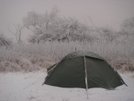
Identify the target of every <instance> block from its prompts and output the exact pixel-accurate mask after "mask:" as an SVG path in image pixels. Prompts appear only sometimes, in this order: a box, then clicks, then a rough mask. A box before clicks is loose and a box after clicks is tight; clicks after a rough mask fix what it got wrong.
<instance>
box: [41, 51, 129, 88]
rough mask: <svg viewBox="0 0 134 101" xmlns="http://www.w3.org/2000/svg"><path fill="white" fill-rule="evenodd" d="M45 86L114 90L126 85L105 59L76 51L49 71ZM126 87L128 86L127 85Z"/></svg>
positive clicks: (93, 54) (87, 52)
mask: <svg viewBox="0 0 134 101" xmlns="http://www.w3.org/2000/svg"><path fill="white" fill-rule="evenodd" d="M47 73H48V75H47V77H46V79H45V82H44V83H43V84H47V85H51V86H57V87H69V88H73V87H75V88H85V89H86V90H87V89H88V88H94V87H101V88H105V89H110V90H111V89H114V88H116V87H118V86H121V85H123V84H125V82H124V81H123V79H122V78H121V76H120V75H119V74H118V72H117V71H116V70H114V69H113V68H112V67H111V66H110V65H109V64H108V63H107V62H106V60H105V59H104V58H102V57H101V56H99V55H97V54H95V53H93V52H89V51H76V52H73V53H70V54H68V55H67V56H65V57H64V58H63V59H62V60H61V61H60V62H59V63H57V64H55V65H53V66H51V67H49V68H48V69H47ZM125 85H126V84H125Z"/></svg>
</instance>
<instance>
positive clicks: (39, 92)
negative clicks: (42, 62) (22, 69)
mask: <svg viewBox="0 0 134 101" xmlns="http://www.w3.org/2000/svg"><path fill="white" fill-rule="evenodd" d="M132 75H133V76H134V74H131V73H129V74H128V73H127V74H121V76H122V77H123V79H124V81H125V82H126V84H127V85H128V87H126V86H125V85H123V86H120V87H117V88H116V89H115V90H106V89H102V88H92V89H89V90H88V95H89V99H87V95H86V91H85V89H79V88H58V87H52V86H48V85H43V86H42V83H43V82H44V78H45V76H46V73H45V72H43V71H40V72H32V73H0V101H134V77H133V78H132V77H131V76H132Z"/></svg>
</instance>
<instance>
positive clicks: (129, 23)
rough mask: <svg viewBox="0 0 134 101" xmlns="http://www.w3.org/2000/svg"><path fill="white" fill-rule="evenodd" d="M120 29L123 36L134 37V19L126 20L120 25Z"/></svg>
mask: <svg viewBox="0 0 134 101" xmlns="http://www.w3.org/2000/svg"><path fill="white" fill-rule="evenodd" d="M121 29H122V32H123V33H124V34H133V35H134V17H132V18H129V19H126V20H125V21H124V22H123V23H122V24H121Z"/></svg>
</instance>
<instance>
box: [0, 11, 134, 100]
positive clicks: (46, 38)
mask: <svg viewBox="0 0 134 101" xmlns="http://www.w3.org/2000/svg"><path fill="white" fill-rule="evenodd" d="M23 28H27V29H28V30H30V31H31V32H32V33H33V34H32V35H31V36H30V37H29V39H28V43H24V42H22V40H21V34H22V32H21V31H22V29H23ZM9 31H10V32H12V31H11V30H10V29H9ZM12 34H14V35H15V37H16V40H17V43H13V42H12V41H11V40H9V39H7V38H5V37H4V36H3V33H0V101H85V100H86V92H85V90H84V89H78V88H73V89H66V88H65V89H63V88H58V87H51V86H47V85H44V86H41V84H42V83H43V81H44V78H45V76H46V68H47V67H49V66H51V65H53V64H54V63H56V62H59V61H60V60H61V59H62V58H63V57H64V56H65V55H67V54H69V53H71V52H74V51H77V50H83V51H84V50H86V51H92V52H94V53H97V54H99V55H100V56H102V57H104V58H105V59H106V61H108V62H109V64H110V65H111V66H112V67H113V68H115V69H117V70H118V71H119V72H120V73H121V76H122V77H123V79H124V80H125V82H126V83H127V84H128V87H126V86H121V87H118V88H117V89H115V90H111V91H109V90H105V89H101V88H93V89H89V100H90V101H134V97H133V95H134V89H133V88H134V82H133V81H134V75H133V71H134V17H133V18H130V19H128V20H126V21H124V22H123V23H122V25H121V29H120V31H115V30H114V29H112V28H109V27H105V28H104V27H101V28H98V27H95V26H88V25H84V24H82V23H80V22H79V21H77V20H75V19H72V18H60V17H59V16H58V12H57V9H53V10H52V11H51V12H50V13H48V12H46V13H45V14H38V13H36V12H33V11H32V12H29V13H28V14H27V16H26V17H24V18H23V26H22V27H21V26H20V25H18V26H17V27H16V32H12Z"/></svg>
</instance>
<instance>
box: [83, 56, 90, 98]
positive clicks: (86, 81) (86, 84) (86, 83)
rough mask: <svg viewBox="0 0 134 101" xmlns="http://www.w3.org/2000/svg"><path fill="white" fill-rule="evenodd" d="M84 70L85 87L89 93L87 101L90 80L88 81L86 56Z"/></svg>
mask: <svg viewBox="0 0 134 101" xmlns="http://www.w3.org/2000/svg"><path fill="white" fill-rule="evenodd" d="M84 69H85V86H86V92H87V99H89V97H88V80H87V63H86V57H85V56H84Z"/></svg>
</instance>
